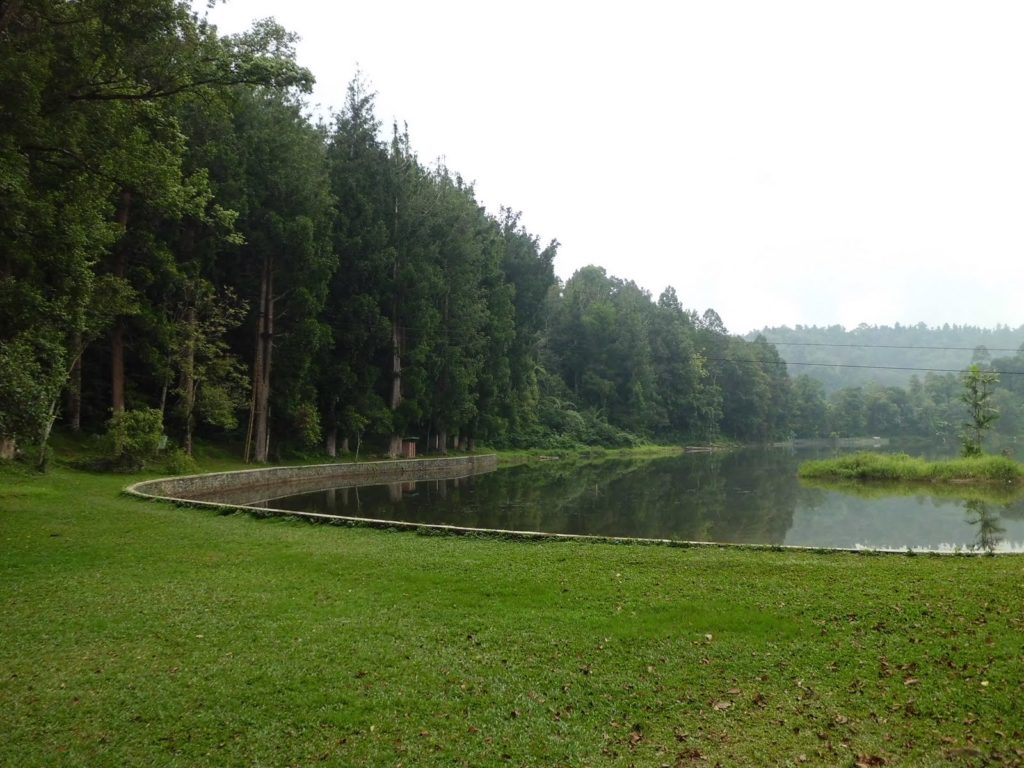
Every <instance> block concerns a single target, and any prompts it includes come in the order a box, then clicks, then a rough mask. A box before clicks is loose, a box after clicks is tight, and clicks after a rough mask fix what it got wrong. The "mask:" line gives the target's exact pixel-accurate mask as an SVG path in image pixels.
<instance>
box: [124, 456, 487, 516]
mask: <svg viewBox="0 0 1024 768" xmlns="http://www.w3.org/2000/svg"><path fill="white" fill-rule="evenodd" d="M497 467H498V458H497V456H494V455H493V454H489V455H486V456H453V457H448V458H442V459H400V460H397V461H367V462H360V463H358V464H315V465H306V466H299V467H265V468H261V469H243V470H238V471H234V472H212V473H208V474H203V475H186V476H184V477H166V478H161V479H159V480H145V481H143V482H141V483H135V484H134V485H131V486H129V487H128V488H126V489H125V491H126V492H127V493H130V494H132V495H134V496H142V497H144V498H149V499H167V500H171V501H191V502H205V503H208V504H216V505H221V504H225V505H236V504H237V505H245V504H250V503H252V502H254V501H258V500H259V499H265V498H267V497H268V495H271V494H270V493H269V491H270V490H271V489H272V490H273V494H272V495H275V496H284V495H288V494H292V493H296V494H298V493H305V492H307V491H314V490H319V489H324V488H343V487H346V486H355V485H376V484H380V483H393V482H408V481H410V480H440V479H447V478H455V477H467V476H469V475H476V474H480V473H483V472H492V471H494V470H495V469H497Z"/></svg>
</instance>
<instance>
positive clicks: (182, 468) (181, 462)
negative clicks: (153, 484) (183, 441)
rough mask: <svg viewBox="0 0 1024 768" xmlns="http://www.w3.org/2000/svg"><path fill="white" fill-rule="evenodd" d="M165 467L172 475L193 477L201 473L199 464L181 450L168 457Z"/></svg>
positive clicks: (176, 450)
mask: <svg viewBox="0 0 1024 768" xmlns="http://www.w3.org/2000/svg"><path fill="white" fill-rule="evenodd" d="M164 466H165V467H166V469H167V472H168V473H170V474H172V475H192V474H195V473H196V472H198V471H199V463H198V462H197V461H196V460H195V459H194V458H193V457H192V456H189V455H188V454H187V453H185V451H183V450H181V449H180V448H176V449H174V450H173V451H171V452H170V453H169V454H168V455H167V460H166V461H165V462H164Z"/></svg>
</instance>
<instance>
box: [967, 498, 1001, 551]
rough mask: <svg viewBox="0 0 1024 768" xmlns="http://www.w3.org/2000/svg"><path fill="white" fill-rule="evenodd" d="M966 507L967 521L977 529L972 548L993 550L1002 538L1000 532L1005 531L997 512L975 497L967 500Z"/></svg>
mask: <svg viewBox="0 0 1024 768" xmlns="http://www.w3.org/2000/svg"><path fill="white" fill-rule="evenodd" d="M966 507H967V512H968V520H967V521H968V522H969V523H970V524H971V525H974V526H976V527H977V529H978V533H977V534H976V536H975V544H974V549H979V550H983V551H985V552H994V551H995V550H996V548H997V547H998V546H999V544H1000V542H1002V540H1003V538H1002V536H1001V534H1004V533H1006V529H1005V528H1004V527H1003V526H1001V525H999V513H998V512H997V511H995V510H994V509H993V508H992V506H991V505H990V504H988V503H986V502H984V501H979V500H977V499H971V500H970V501H967V502H966ZM972 518H973V519H972Z"/></svg>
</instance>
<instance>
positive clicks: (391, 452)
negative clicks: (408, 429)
mask: <svg viewBox="0 0 1024 768" xmlns="http://www.w3.org/2000/svg"><path fill="white" fill-rule="evenodd" d="M401 455H402V436H401V435H391V442H390V443H389V444H388V457H389V458H392V459H397V458H398V457H399V456H401Z"/></svg>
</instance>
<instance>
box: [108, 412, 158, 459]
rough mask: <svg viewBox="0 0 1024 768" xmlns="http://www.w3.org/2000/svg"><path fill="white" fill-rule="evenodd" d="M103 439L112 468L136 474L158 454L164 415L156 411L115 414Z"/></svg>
mask: <svg viewBox="0 0 1024 768" xmlns="http://www.w3.org/2000/svg"><path fill="white" fill-rule="evenodd" d="M106 439H107V444H108V451H109V456H110V460H111V462H112V465H113V468H114V469H118V470H121V471H123V472H135V471H138V470H140V469H142V468H143V467H145V466H146V462H147V461H151V460H152V459H154V458H156V456H157V454H159V452H160V448H161V446H162V445H163V442H164V420H163V414H162V413H161V412H160V411H159V410H157V409H156V408H139V409H137V410H132V411H121V412H120V413H115V414H114V416H113V418H111V419H110V421H108V422H107V435H106Z"/></svg>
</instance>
